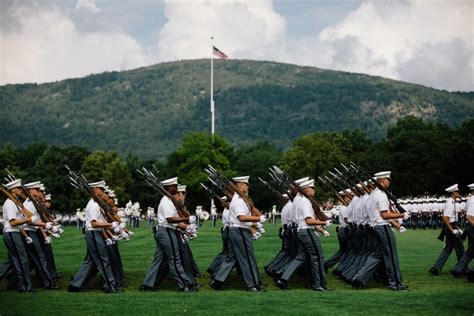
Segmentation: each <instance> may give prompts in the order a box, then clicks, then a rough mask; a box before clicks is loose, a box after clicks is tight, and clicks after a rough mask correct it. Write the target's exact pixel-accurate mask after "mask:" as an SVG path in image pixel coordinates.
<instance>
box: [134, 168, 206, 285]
mask: <svg viewBox="0 0 474 316" xmlns="http://www.w3.org/2000/svg"><path fill="white" fill-rule="evenodd" d="M161 183H162V184H163V186H164V187H165V189H166V190H167V191H168V192H169V193H170V194H171V195H175V194H176V193H177V192H178V178H177V177H175V178H171V179H167V180H164V181H162V182H161ZM190 219H191V217H190V218H182V217H179V214H178V210H177V209H176V206H175V205H174V204H173V201H172V200H171V199H170V198H168V197H167V196H163V197H162V198H161V201H160V204H159V206H158V228H157V229H156V233H155V241H156V251H155V256H154V258H153V262H152V263H151V265H150V267H149V268H148V271H147V273H146V275H145V279H144V280H143V284H142V285H141V286H140V288H139V289H140V290H141V291H156V290H157V289H156V288H155V282H156V281H157V279H158V274H159V272H160V268H163V267H161V266H162V265H163V264H164V260H167V263H168V266H169V269H170V271H171V273H172V274H173V277H174V279H175V281H176V283H177V285H178V288H179V290H180V291H183V292H195V291H197V289H196V288H195V287H194V280H192V279H191V278H190V277H189V275H188V274H187V273H186V272H185V271H184V268H183V263H182V258H181V255H180V251H179V245H178V243H179V242H181V241H180V240H178V237H177V235H176V231H175V230H176V229H177V227H178V224H184V225H185V226H187V225H186V224H185V223H190ZM191 221H193V220H191ZM194 221H195V218H194Z"/></svg>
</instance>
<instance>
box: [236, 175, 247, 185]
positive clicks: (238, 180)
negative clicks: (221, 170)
mask: <svg viewBox="0 0 474 316" xmlns="http://www.w3.org/2000/svg"><path fill="white" fill-rule="evenodd" d="M249 179H250V176H242V177H234V178H232V181H233V182H236V183H247V184H249Z"/></svg>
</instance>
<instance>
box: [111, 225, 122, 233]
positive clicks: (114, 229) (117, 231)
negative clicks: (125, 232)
mask: <svg viewBox="0 0 474 316" xmlns="http://www.w3.org/2000/svg"><path fill="white" fill-rule="evenodd" d="M112 231H113V232H114V233H116V234H118V233H120V232H121V231H122V229H120V226H117V227H115V228H112Z"/></svg>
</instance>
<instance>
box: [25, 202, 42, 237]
mask: <svg viewBox="0 0 474 316" xmlns="http://www.w3.org/2000/svg"><path fill="white" fill-rule="evenodd" d="M23 207H24V208H26V209H27V210H28V211H30V212H31V214H33V216H32V217H31V221H32V222H37V221H39V220H40V217H39V214H38V211H37V210H36V207H35V205H34V204H33V201H31V200H30V199H29V198H27V199H26V200H25V202H23ZM23 228H24V229H25V230H32V231H35V230H37V229H38V228H39V227H38V226H33V225H28V224H27V225H25V226H24V227H23Z"/></svg>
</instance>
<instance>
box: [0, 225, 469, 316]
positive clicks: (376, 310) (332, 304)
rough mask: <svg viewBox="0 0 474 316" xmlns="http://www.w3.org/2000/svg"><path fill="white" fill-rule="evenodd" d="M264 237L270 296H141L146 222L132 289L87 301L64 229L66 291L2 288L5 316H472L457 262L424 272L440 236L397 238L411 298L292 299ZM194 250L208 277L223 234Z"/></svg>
mask: <svg viewBox="0 0 474 316" xmlns="http://www.w3.org/2000/svg"><path fill="white" fill-rule="evenodd" d="M265 228H266V231H267V233H266V234H265V235H264V237H263V238H262V239H260V240H258V241H256V242H255V244H254V245H255V251H256V255H257V261H258V264H259V267H260V271H261V274H262V277H263V279H264V283H266V284H267V285H268V286H267V289H268V291H267V292H258V293H247V292H245V290H244V285H243V282H242V281H241V280H240V277H238V276H236V275H235V271H234V272H233V274H232V275H231V277H230V278H229V280H228V282H229V283H230V286H229V288H228V289H226V290H223V291H219V292H216V291H214V290H212V289H211V288H210V287H209V286H208V285H207V283H208V281H209V277H208V276H204V277H203V278H201V279H199V282H200V283H202V284H203V287H202V288H200V289H199V292H197V293H181V292H178V291H177V290H176V286H175V284H174V282H173V280H171V279H168V280H167V281H166V282H165V284H164V285H163V289H162V290H160V291H159V292H140V291H138V286H139V285H140V284H141V282H142V280H143V277H144V275H145V271H146V269H147V268H148V265H149V264H150V263H151V260H152V258H153V254H154V249H155V241H154V239H153V236H152V234H151V231H150V230H149V229H147V228H146V225H145V224H144V223H143V222H142V223H141V227H140V228H139V229H134V232H135V233H136V234H135V236H134V237H133V238H132V239H131V240H130V241H129V242H128V243H125V242H123V243H121V245H120V249H121V254H122V260H123V263H124V268H125V273H126V279H125V282H126V283H127V284H128V288H126V289H125V292H123V293H120V294H105V293H103V292H102V291H100V290H99V279H98V278H97V277H96V278H94V279H93V280H92V281H91V282H90V283H89V284H88V288H89V289H88V290H87V292H84V293H68V292H67V291H66V288H67V285H68V284H69V278H70V276H71V275H73V274H74V273H75V272H77V270H78V268H79V266H80V264H81V261H82V259H83V258H84V255H85V250H86V247H85V242H84V238H83V235H82V233H81V232H80V231H78V230H76V229H75V228H72V227H67V228H66V229H65V233H64V235H63V237H62V238H61V239H59V240H54V241H53V243H54V245H53V247H54V252H55V256H56V263H57V265H58V270H59V272H60V273H61V274H62V275H63V276H64V277H63V279H62V280H61V286H62V288H61V289H60V290H58V291H45V290H43V289H41V288H39V289H38V284H37V283H36V284H35V285H36V288H37V289H38V293H36V294H20V293H17V292H15V291H6V290H5V286H6V283H5V281H2V282H0V315H2V316H3V315H46V314H50V315H52V314H54V315H74V314H81V315H84V314H89V315H90V314H109V315H112V314H116V315H119V314H120V315H137V314H184V313H190V314H207V315H218V314H243V313H248V314H298V315H300V314H313V315H314V314H324V315H334V314H336V315H344V314H347V315H349V314H351V315H352V314H373V315H383V314H400V315H401V314H403V315H406V314H429V315H434V314H435V315H473V314H474V284H473V283H468V282H467V281H466V279H454V278H453V277H452V276H451V274H449V269H450V268H451V267H452V266H453V265H454V263H455V254H454V253H453V254H452V255H451V258H450V259H449V261H448V262H447V264H446V266H445V268H444V271H443V273H442V274H441V276H438V277H434V276H431V275H430V274H429V273H428V272H427V270H428V268H429V267H430V265H431V264H432V263H433V262H434V260H435V259H436V257H437V256H438V254H439V252H440V250H441V248H442V243H441V242H440V241H438V240H437V239H436V237H437V235H438V231H433V230H426V231H420V230H416V231H413V230H408V232H406V233H405V234H404V235H399V234H397V238H398V252H399V256H400V265H401V269H402V273H403V277H404V280H405V283H406V284H408V285H409V286H410V291H409V292H391V291H388V290H387V289H386V288H384V287H382V286H381V285H379V284H373V285H371V286H370V287H369V288H368V289H366V290H361V291H356V290H353V289H352V288H351V287H350V286H348V285H346V284H344V283H343V282H342V281H340V280H338V279H337V278H336V277H334V276H333V275H332V274H331V273H329V274H328V284H329V287H330V288H332V289H334V291H332V292H325V293H321V292H313V291H310V290H306V289H304V288H303V284H302V282H301V280H299V279H298V277H295V280H292V282H290V286H291V288H292V289H291V290H290V291H281V290H279V289H278V288H277V287H275V286H274V285H273V284H272V281H271V279H270V278H269V277H267V276H266V275H265V274H264V273H263V266H264V265H265V264H266V263H267V262H268V261H270V260H271V258H272V257H273V256H274V255H275V254H276V253H277V251H278V249H279V247H280V240H279V238H278V237H277V227H271V225H270V224H267V225H266V227H265ZM330 232H331V237H329V238H324V239H322V244H323V249H324V254H325V257H329V256H330V255H331V254H332V253H333V252H334V251H335V250H336V248H337V238H336V236H335V232H334V226H331V227H330ZM191 248H192V250H193V253H194V256H195V258H196V260H197V262H198V264H199V267H200V268H201V270H202V272H203V273H204V274H206V272H205V270H206V268H207V266H208V264H209V263H210V262H211V260H212V259H213V257H214V256H215V255H216V254H217V253H218V252H219V251H220V248H221V239H220V234H219V228H218V227H216V228H212V227H210V226H209V222H206V223H205V225H204V226H203V227H202V228H201V229H200V232H199V237H198V238H197V239H196V240H193V241H191ZM6 257H7V254H6V249H5V247H4V245H3V244H2V246H0V260H1V262H3V261H4V260H5V259H6Z"/></svg>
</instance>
